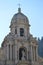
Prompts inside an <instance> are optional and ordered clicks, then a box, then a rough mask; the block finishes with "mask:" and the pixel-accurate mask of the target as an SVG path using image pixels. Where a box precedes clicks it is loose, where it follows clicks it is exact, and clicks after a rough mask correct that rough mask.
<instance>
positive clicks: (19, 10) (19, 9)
mask: <svg viewBox="0 0 43 65" xmlns="http://www.w3.org/2000/svg"><path fill="white" fill-rule="evenodd" d="M18 6H19V8H18V12H19V13H20V12H21V8H20V4H18Z"/></svg>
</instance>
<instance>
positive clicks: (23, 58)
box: [21, 51, 25, 60]
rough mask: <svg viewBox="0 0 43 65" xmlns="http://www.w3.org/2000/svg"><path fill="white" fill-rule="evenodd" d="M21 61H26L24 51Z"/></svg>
mask: <svg viewBox="0 0 43 65" xmlns="http://www.w3.org/2000/svg"><path fill="white" fill-rule="evenodd" d="M21 59H22V60H25V52H24V51H22V58H21Z"/></svg>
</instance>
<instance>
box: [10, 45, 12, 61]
mask: <svg viewBox="0 0 43 65" xmlns="http://www.w3.org/2000/svg"><path fill="white" fill-rule="evenodd" d="M10 60H12V45H10Z"/></svg>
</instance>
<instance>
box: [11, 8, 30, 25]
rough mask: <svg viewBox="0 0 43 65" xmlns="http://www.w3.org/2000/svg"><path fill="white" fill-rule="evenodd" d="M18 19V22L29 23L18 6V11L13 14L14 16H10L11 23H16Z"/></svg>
mask: <svg viewBox="0 0 43 65" xmlns="http://www.w3.org/2000/svg"><path fill="white" fill-rule="evenodd" d="M18 20H19V23H20V22H21V23H26V24H28V25H29V21H28V18H27V16H25V15H24V14H23V13H21V8H18V13H16V14H14V16H13V17H12V20H11V24H14V23H17V22H18ZM21 20H22V21H21Z"/></svg>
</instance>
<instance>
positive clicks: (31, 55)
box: [31, 45, 33, 61]
mask: <svg viewBox="0 0 43 65" xmlns="http://www.w3.org/2000/svg"><path fill="white" fill-rule="evenodd" d="M32 50H33V49H32V45H31V60H32V61H33V52H32Z"/></svg>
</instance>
